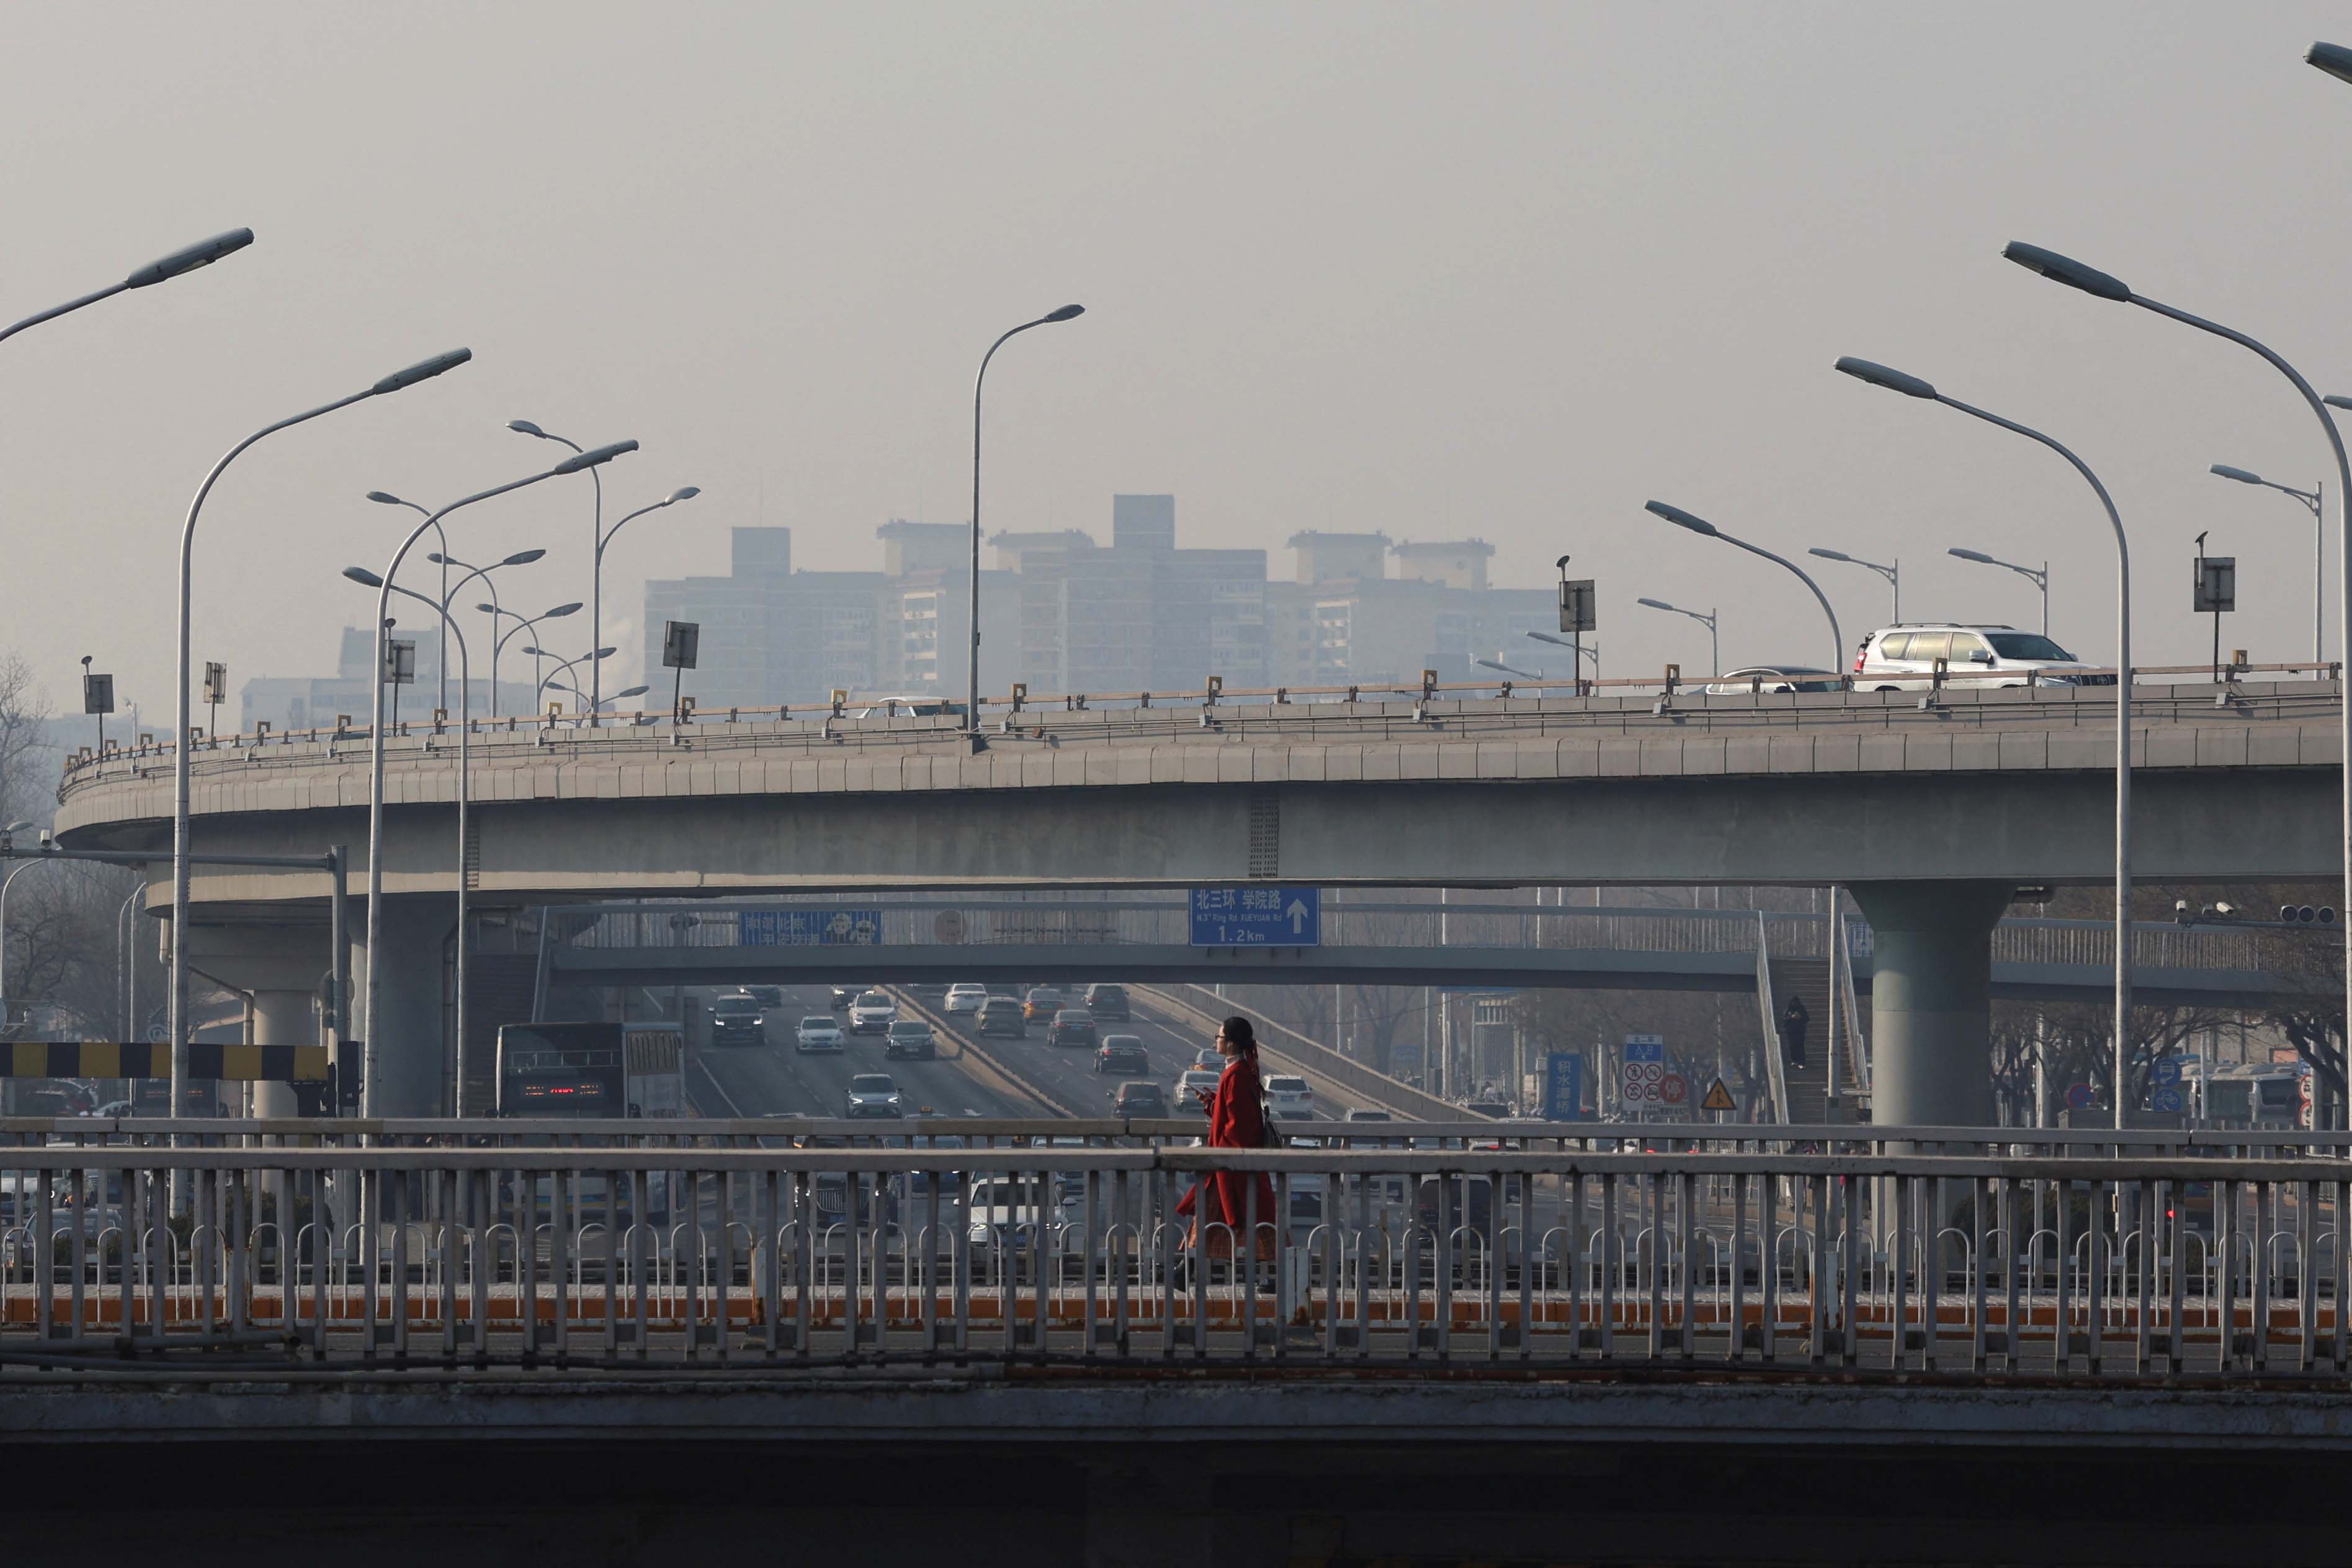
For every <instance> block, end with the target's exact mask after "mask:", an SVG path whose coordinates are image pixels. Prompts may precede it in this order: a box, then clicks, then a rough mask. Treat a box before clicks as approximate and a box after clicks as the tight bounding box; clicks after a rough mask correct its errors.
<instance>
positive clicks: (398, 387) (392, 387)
mask: <svg viewBox="0 0 2352 1568" xmlns="http://www.w3.org/2000/svg"><path fill="white" fill-rule="evenodd" d="M248 237H249V236H248ZM473 357H474V351H473V350H471V349H452V350H449V351H448V352H447V353H444V354H436V355H434V356H433V358H431V359H429V360H421V361H418V362H417V363H415V364H413V365H411V366H409V367H408V368H407V369H406V370H402V371H394V372H393V373H392V374H390V375H388V376H386V377H384V378H383V380H382V381H379V382H373V384H371V385H369V386H366V387H363V388H362V389H361V390H360V391H358V392H352V393H351V394H350V395H348V396H345V397H340V398H337V399H336V400H335V401H334V402H327V403H321V404H320V405H319V406H318V407H317V408H313V409H308V410H305V411H304V412H303V413H298V414H294V415H292V416H291V417H289V418H286V419H281V420H279V421H278V422H277V423H275V424H266V425H264V426H262V427H261V428H260V429H259V430H257V431H255V432H254V433H253V434H251V435H248V436H247V437H246V438H245V439H244V440H243V441H240V442H238V443H237V444H236V445H235V446H232V447H230V448H229V449H228V451H227V452H226V453H225V454H224V455H222V457H221V460H220V461H219V462H217V463H215V464H214V465H213V466H212V472H210V473H208V474H206V475H205V482H204V483H203V484H202V485H200V486H197V488H196V494H195V498H194V500H192V501H190V502H189V503H188V517H187V520H186V522H184V524H182V525H181V528H180V625H179V647H178V667H177V672H176V677H177V678H176V679H175V680H174V682H173V687H174V695H175V697H176V699H177V709H176V717H177V722H178V726H179V727H178V729H177V731H176V732H175V735H174V737H173V747H172V973H171V995H170V997H169V998H168V1007H169V1013H168V1016H169V1018H170V1019H171V1023H170V1030H171V1037H172V1041H171V1042H172V1114H173V1115H174V1116H177V1115H179V1114H181V1113H183V1112H184V1110H185V1109H186V1104H185V1101H184V1092H185V1088H186V1078H187V1057H188V1030H187V1011H188V956H187V950H188V942H187V933H188V854H189V842H188V838H189V833H188V792H189V790H188V718H189V713H188V704H189V694H188V619H189V604H190V599H191V589H190V582H191V580H192V577H193V573H194V559H195V547H196V519H197V517H199V516H200V515H201V514H202V513H203V511H204V507H205V497H207V496H209V495H211V494H212V490H213V486H215V485H216V484H218V483H219V482H220V476H221V475H222V474H223V473H224V472H225V471H226V469H227V467H228V465H230V464H231V463H234V462H235V461H236V459H237V456H238V455H239V454H241V453H243V452H244V451H245V449H246V448H247V447H248V446H251V445H253V444H255V443H256V442H257V441H259V440H261V439H262V438H263V437H264V436H268V435H275V434H277V433H278V432H279V431H281V430H290V429H291V428H293V427H294V426H295V425H298V424H302V423H307V422H309V421H310V420H314V419H317V418H319V417H320V415H322V414H329V413H334V412H335V411H336V410H337V409H341V408H349V407H350V406H351V405H352V404H353V403H355V402H365V401H366V400H367V399H369V398H372V397H384V396H388V395H389V394H391V393H393V392H401V391H404V390H405V389H406V388H409V387H413V386H415V384H416V383H417V382H424V381H430V380H432V379H433V378H434V377H435V376H437V375H440V374H441V373H442V372H444V371H452V370H455V369H457V367H458V366H459V365H462V364H464V363H465V362H466V361H468V360H470V359H472V358H473ZM376 621H377V626H376V650H375V667H376V671H377V673H378V674H379V676H381V674H382V672H383V639H384V632H383V611H382V608H381V607H379V609H378V612H377V615H376ZM375 692H376V718H377V723H378V724H379V726H380V725H381V724H382V722H383V682H382V680H381V679H379V680H378V681H377V683H376V687H375ZM377 743H378V746H379V747H381V745H382V737H380V736H379V737H378V742H377ZM370 874H371V875H373V867H371V870H370ZM368 929H369V931H370V933H371V934H373V932H374V931H375V930H376V927H375V926H373V925H370V926H369V927H368ZM371 939H373V936H371ZM370 972H371V974H373V965H371V966H370ZM370 1049H371V1050H372V1049H373V1047H371V1048H370Z"/></svg>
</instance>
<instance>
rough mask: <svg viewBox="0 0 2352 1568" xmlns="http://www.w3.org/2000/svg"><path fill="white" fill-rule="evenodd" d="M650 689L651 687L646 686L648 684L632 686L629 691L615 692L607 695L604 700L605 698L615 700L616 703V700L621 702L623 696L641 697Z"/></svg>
mask: <svg viewBox="0 0 2352 1568" xmlns="http://www.w3.org/2000/svg"><path fill="white" fill-rule="evenodd" d="M650 689H651V688H649V687H646V686H631V687H630V688H629V689H628V690H627V691H625V692H614V694H613V695H611V696H609V697H606V698H605V699H604V700H605V701H606V702H614V703H616V702H619V701H620V700H621V699H622V698H623V697H641V696H643V695H646V692H647V691H648V690H650Z"/></svg>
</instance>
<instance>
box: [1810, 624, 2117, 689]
mask: <svg viewBox="0 0 2352 1568" xmlns="http://www.w3.org/2000/svg"><path fill="white" fill-rule="evenodd" d="M1938 659H1941V660H1943V661H1944V680H1945V682H1946V683H1947V684H1948V685H1971V686H2111V685H2115V683H2116V678H2115V677H2114V676H2113V675H2094V674H2084V671H2087V670H2089V669H2090V668H2091V667H2092V666H2091V665H2089V664H2085V663H2084V662H2083V661H2082V660H2080V659H2078V658H2076V657H2074V654H2072V653H2068V652H2067V651H2066V650H2065V649H2063V648H2062V647H2060V646H2059V645H2058V644H2057V643H2053V642H2052V641H2051V640H2050V639H2049V638H2047V637H2044V636H2042V634H2041V633H2040V632H2020V631H2018V630H2017V629H2016V628H2015V627H2013V626H1963V625H1960V624H1959V623H1958V622H1951V621H1935V622H1906V623H1904V624H1903V625H1900V626H1888V627H1885V628H1882V629H1881V630H1879V631H1876V632H1872V633H1870V635H1868V636H1867V637H1864V639H1863V640H1862V646H1861V647H1860V648H1859V649H1857V650H1856V651H1855V653H1854V656H1853V687H1854V690H1856V691H1862V692H1908V691H1926V690H1927V689H1928V688H1929V687H1931V686H1933V685H1935V684H1936V661H1937V660H1938Z"/></svg>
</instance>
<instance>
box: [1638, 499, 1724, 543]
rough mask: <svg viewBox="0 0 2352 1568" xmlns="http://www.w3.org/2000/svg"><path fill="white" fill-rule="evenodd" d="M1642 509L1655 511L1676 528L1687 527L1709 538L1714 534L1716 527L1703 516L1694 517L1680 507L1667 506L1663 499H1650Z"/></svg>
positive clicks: (1713, 536)
mask: <svg viewBox="0 0 2352 1568" xmlns="http://www.w3.org/2000/svg"><path fill="white" fill-rule="evenodd" d="M1642 509H1643V511H1646V512H1654V513H1655V514H1656V515H1657V516H1659V517H1664V518H1665V519H1666V521H1668V522H1670V523H1672V524H1674V525H1675V527H1676V528H1688V529H1689V530H1690V531H1691V532H1693V533H1695V534H1705V535H1706V537H1707V538H1715V536H1716V527H1715V525H1714V524H1713V523H1710V522H1708V521H1707V520H1706V518H1705V517H1694V516H1692V515H1691V514H1690V513H1688V512H1685V511H1684V510H1683V509H1682V508H1681V507H1669V506H1668V505H1666V504H1665V503H1664V501H1651V502H1649V503H1647V504H1645V505H1644V506H1643V508H1642Z"/></svg>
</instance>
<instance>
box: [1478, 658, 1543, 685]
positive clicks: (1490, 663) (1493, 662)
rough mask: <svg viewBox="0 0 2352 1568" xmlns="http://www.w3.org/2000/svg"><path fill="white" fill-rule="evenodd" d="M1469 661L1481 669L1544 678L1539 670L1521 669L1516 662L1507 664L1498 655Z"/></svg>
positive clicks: (1530, 677)
mask: <svg viewBox="0 0 2352 1568" xmlns="http://www.w3.org/2000/svg"><path fill="white" fill-rule="evenodd" d="M1470 662H1471V663H1472V664H1475V665H1477V666H1478V667H1479V668H1481V669H1485V670H1500V671H1502V672H1503V674H1507V675H1517V676H1518V677H1519V678H1520V679H1522V680H1528V681H1539V680H1542V679H1543V678H1544V673H1543V672H1542V671H1541V670H1522V669H1520V668H1519V667H1518V666H1517V665H1516V664H1505V663H1503V661H1502V660H1501V659H1500V658H1499V657H1498V658H1493V659H1473V660H1471V661H1470Z"/></svg>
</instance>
